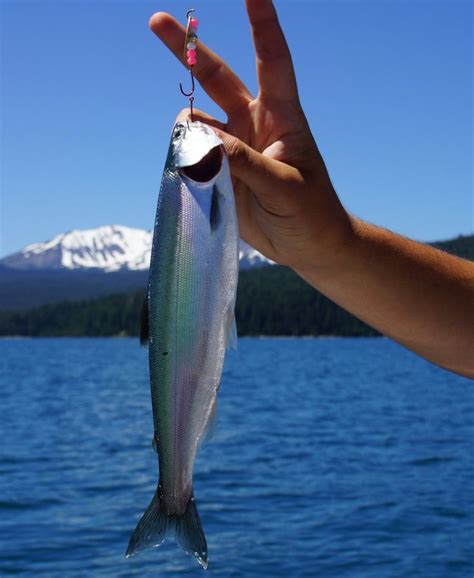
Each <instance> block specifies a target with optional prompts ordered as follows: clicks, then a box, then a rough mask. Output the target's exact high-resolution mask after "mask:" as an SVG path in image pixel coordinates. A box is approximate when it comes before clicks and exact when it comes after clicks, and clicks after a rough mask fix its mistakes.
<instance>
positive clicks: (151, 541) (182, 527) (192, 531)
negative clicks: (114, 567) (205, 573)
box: [125, 490, 207, 569]
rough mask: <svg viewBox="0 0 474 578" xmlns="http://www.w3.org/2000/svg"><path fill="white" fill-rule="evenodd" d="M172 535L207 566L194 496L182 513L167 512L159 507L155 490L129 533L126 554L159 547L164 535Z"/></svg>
mask: <svg viewBox="0 0 474 578" xmlns="http://www.w3.org/2000/svg"><path fill="white" fill-rule="evenodd" d="M173 536H174V537H175V540H176V542H177V543H178V545H179V546H180V547H181V548H182V549H183V550H184V551H185V552H186V553H187V554H192V555H193V556H194V557H195V558H196V560H197V561H198V562H199V564H201V566H202V567H203V568H204V569H206V568H207V544H206V538H205V536H204V531H203V529H202V526H201V520H200V518H199V514H198V511H197V508H196V503H195V501H194V496H191V498H190V500H189V502H188V504H187V506H186V510H185V512H184V514H183V515H181V516H176V515H170V514H167V513H166V512H165V511H164V510H163V508H162V507H161V500H160V497H159V493H158V490H157V491H156V493H155V495H154V496H153V499H152V501H151V503H150V505H149V506H148V508H147V510H146V512H145V513H144V514H143V516H142V518H141V520H140V521H139V522H138V525H137V527H136V528H135V530H134V531H133V533H132V535H131V536H130V541H129V543H128V548H127V552H126V554H125V556H126V557H127V558H129V557H130V556H133V555H134V554H136V553H137V552H139V551H140V550H146V549H147V548H156V547H158V546H159V545H160V544H161V543H162V542H163V541H164V540H165V538H167V537H173Z"/></svg>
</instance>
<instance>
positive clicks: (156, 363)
mask: <svg viewBox="0 0 474 578" xmlns="http://www.w3.org/2000/svg"><path fill="white" fill-rule="evenodd" d="M238 241H239V233H238V224H237V217H236V212H235V202H234V194H233V190H232V182H231V178H230V171H229V164H228V160H227V157H226V155H225V151H224V148H223V146H222V141H221V140H220V139H219V138H218V137H217V135H216V134H215V133H214V131H213V130H212V129H211V128H209V127H208V126H206V125H204V124H202V123H200V122H190V123H182V122H178V123H177V124H176V125H175V127H174V129H173V133H172V137H171V143H170V147H169V152H168V157H167V161H166V165H165V169H164V174H163V178H162V182H161V189H160V194H159V197H158V208H157V212H156V220H155V230H154V236H153V247H152V254H151V265H150V273H149V280H148V292H147V298H146V300H145V306H144V309H143V311H144V313H143V316H142V331H141V341H142V343H148V345H149V363H150V381H151V398H152V408H153V424H154V437H153V447H154V448H155V450H156V451H157V453H158V462H159V482H158V487H157V489H156V492H155V495H154V497H153V499H152V501H151V503H150V505H149V506H148V509H147V510H146V512H145V513H144V514H143V517H142V518H141V520H140V522H139V523H138V526H137V527H136V529H135V531H134V532H133V533H132V535H131V537H130V542H129V545H128V549H127V553H126V556H127V557H129V556H131V555H133V554H134V553H135V552H137V551H139V550H143V549H145V548H152V547H156V546H159V545H160V544H161V543H162V542H163V541H164V539H165V538H166V537H172V536H174V537H175V539H176V541H177V543H178V544H179V546H181V548H182V549H183V550H185V551H186V552H187V553H190V554H192V555H194V557H195V558H196V559H197V561H198V562H199V563H200V564H201V566H203V568H207V561H208V553H207V545H206V539H205V536H204V532H203V530H202V527H201V522H200V519H199V514H198V512H197V509H196V504H195V502H194V495H193V486H192V476H193V466H194V459H195V456H196V451H197V448H198V446H199V444H200V443H201V442H202V441H203V439H204V437H205V434H206V430H207V428H208V426H209V424H210V423H211V422H212V421H213V415H214V412H215V407H216V394H217V390H218V389H219V385H220V380H221V374H222V366H223V362H224V353H225V349H226V347H228V346H229V345H231V346H235V344H236V340H237V333H236V330H235V318H234V308H235V296H236V289H237V279H238Z"/></svg>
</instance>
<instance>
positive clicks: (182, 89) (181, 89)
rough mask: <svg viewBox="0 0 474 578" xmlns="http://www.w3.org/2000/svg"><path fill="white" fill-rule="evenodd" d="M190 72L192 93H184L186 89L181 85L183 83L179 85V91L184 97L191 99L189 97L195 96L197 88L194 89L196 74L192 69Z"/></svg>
mask: <svg viewBox="0 0 474 578" xmlns="http://www.w3.org/2000/svg"><path fill="white" fill-rule="evenodd" d="M189 72H190V73H191V91H190V92H185V91H184V88H183V85H182V84H181V82H180V83H179V90H180V91H181V94H182V95H183V96H188V97H189V96H192V95H193V94H194V90H195V88H194V74H193V69H192V68H190V69H189Z"/></svg>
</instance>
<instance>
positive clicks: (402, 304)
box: [296, 219, 474, 378]
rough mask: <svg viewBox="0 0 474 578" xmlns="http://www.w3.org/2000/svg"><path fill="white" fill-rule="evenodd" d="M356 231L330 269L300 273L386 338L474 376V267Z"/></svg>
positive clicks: (361, 228)
mask: <svg viewBox="0 0 474 578" xmlns="http://www.w3.org/2000/svg"><path fill="white" fill-rule="evenodd" d="M353 228H354V233H353V236H352V238H351V241H350V243H348V244H347V245H346V246H345V248H344V250H343V251H341V253H340V255H339V258H338V259H335V260H334V262H333V264H332V266H331V267H329V268H327V269H319V268H318V267H315V266H312V265H310V264H309V263H308V265H306V266H304V265H301V266H300V267H297V268H296V270H297V272H298V273H299V274H300V275H301V276H302V277H303V278H304V279H305V280H306V281H308V283H310V284H311V285H313V286H314V287H317V288H318V289H319V290H320V291H321V292H322V293H324V294H325V295H327V296H328V297H330V298H331V299H332V300H333V301H335V302H336V303H338V304H339V305H341V307H344V308H345V309H347V310H348V311H350V312H351V313H353V314H354V315H356V316H357V317H359V318H360V319H362V320H363V321H365V322H366V323H368V324H369V325H371V326H372V327H375V328H376V329H378V330H379V331H380V332H382V333H384V334H385V335H387V336H388V337H391V338H392V339H394V340H395V341H398V342H399V343H401V344H402V345H404V346H405V347H407V348H409V349H411V350H412V351H414V352H415V353H418V354H419V355H422V356H423V357H425V358H426V359H428V360H430V361H432V362H434V363H436V364H438V365H441V366H442V367H445V368H446V369H450V370H451V371H454V372H457V373H460V374H462V375H465V376H467V377H471V378H474V263H472V262H470V261H466V260H464V259H459V258H457V257H453V256H452V255H448V254H447V253H444V252H442V251H438V250H436V249H434V248H432V247H429V246H426V245H423V244H421V243H416V242H415V241H411V240H409V239H406V238H404V237H401V236H399V235H395V234H394V233H391V232H390V231H387V230H385V229H382V228H379V227H375V226H373V225H369V224H367V223H364V222H362V221H358V220H356V219H353Z"/></svg>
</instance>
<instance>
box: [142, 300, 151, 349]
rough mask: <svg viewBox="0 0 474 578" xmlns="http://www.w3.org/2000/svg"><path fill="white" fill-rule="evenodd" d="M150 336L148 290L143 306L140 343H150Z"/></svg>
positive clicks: (144, 344)
mask: <svg viewBox="0 0 474 578" xmlns="http://www.w3.org/2000/svg"><path fill="white" fill-rule="evenodd" d="M149 337H150V324H149V316H148V292H147V294H146V295H145V300H144V301H143V306H142V315H141V322H140V345H141V346H143V347H146V346H147V345H148V338H149Z"/></svg>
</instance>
